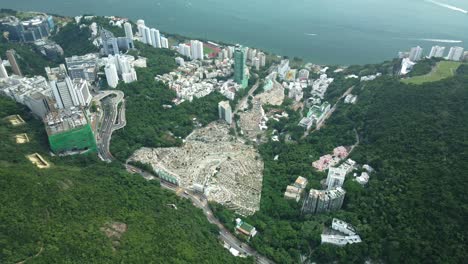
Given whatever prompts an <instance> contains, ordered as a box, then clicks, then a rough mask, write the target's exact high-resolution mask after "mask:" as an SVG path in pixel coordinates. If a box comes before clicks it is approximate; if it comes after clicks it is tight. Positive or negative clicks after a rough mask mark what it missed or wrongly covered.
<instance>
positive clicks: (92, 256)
mask: <svg viewBox="0 0 468 264" xmlns="http://www.w3.org/2000/svg"><path fill="white" fill-rule="evenodd" d="M11 114H20V115H21V117H22V118H23V119H25V120H26V122H27V124H26V125H24V126H18V127H12V126H10V125H9V124H8V123H7V122H6V121H5V120H4V119H3V118H4V117H5V116H7V115H11ZM0 123H1V124H0V164H1V166H0V199H1V200H2V206H1V207H0V248H1V249H2V250H1V251H0V262H1V263H18V262H20V261H23V260H26V259H28V258H31V259H29V260H28V261H30V262H34V263H64V262H65V263H123V262H126V263H219V262H222V263H253V260H252V259H250V258H247V259H241V258H234V257H233V256H231V255H230V253H229V252H228V251H227V250H225V249H223V247H222V245H220V243H219V242H218V239H217V234H218V230H217V228H216V226H214V225H212V224H209V223H208V221H207V220H206V218H205V216H204V215H203V213H202V211H201V210H200V209H196V208H195V207H193V206H192V204H191V203H190V202H188V201H186V200H184V199H180V198H178V197H176V195H175V194H173V193H170V192H168V191H165V190H163V189H161V188H160V187H159V184H158V183H157V182H154V181H152V182H149V181H146V180H144V179H143V178H142V177H140V176H138V175H130V174H128V173H127V172H125V170H124V169H123V168H122V167H121V165H120V164H118V163H111V164H107V163H103V162H101V161H99V160H98V159H97V158H96V157H94V156H92V155H91V156H86V155H84V156H71V157H63V158H62V157H50V156H49V155H48V152H49V151H48V146H47V137H46V135H45V132H44V127H43V125H42V123H41V122H40V121H38V120H35V119H34V118H32V116H30V115H29V114H27V112H26V111H25V109H24V108H23V107H19V106H17V105H16V104H15V103H14V102H13V101H10V100H9V99H6V98H4V97H0ZM18 133H27V134H28V136H29V138H30V140H31V141H30V142H29V143H27V144H21V145H18V144H16V143H15V142H14V135H16V134H18ZM35 152H38V153H40V154H41V155H42V156H43V157H44V158H45V159H46V160H47V161H48V162H50V163H51V167H50V168H48V169H38V168H36V167H35V166H34V165H32V164H31V163H30V162H29V161H28V160H27V159H26V157H25V155H27V154H31V153H35ZM171 204H174V205H175V206H176V207H177V209H175V208H174V207H173V206H172V205H171ZM114 223H122V224H125V225H126V232H123V233H122V234H121V236H120V238H119V237H118V236H115V237H112V238H108V237H107V236H106V234H105V232H104V231H105V230H104V229H105V228H108V227H109V226H110V225H112V224H114ZM36 254H37V255H36Z"/></svg>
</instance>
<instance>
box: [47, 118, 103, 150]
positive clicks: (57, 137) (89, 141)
mask: <svg viewBox="0 0 468 264" xmlns="http://www.w3.org/2000/svg"><path fill="white" fill-rule="evenodd" d="M44 124H45V125H46V131H47V135H48V137H49V143H50V148H51V149H52V151H53V152H54V153H57V154H59V153H60V154H63V153H67V152H82V151H96V149H97V147H96V140H95V139H94V134H93V131H92V130H91V126H90V125H89V123H88V119H87V118H86V115H85V113H84V112H83V111H81V110H73V111H72V110H61V111H57V112H50V113H49V114H47V115H46V116H45V117H44Z"/></svg>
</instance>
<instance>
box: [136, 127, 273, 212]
mask: <svg viewBox="0 0 468 264" xmlns="http://www.w3.org/2000/svg"><path fill="white" fill-rule="evenodd" d="M131 159H132V160H134V161H140V162H142V163H147V164H150V165H151V166H152V167H153V169H154V170H155V171H156V172H158V173H161V172H164V173H165V174H169V175H172V176H173V177H175V178H177V182H178V184H179V186H181V187H182V188H187V189H192V190H195V191H198V192H203V193H204V194H205V195H206V197H207V199H208V200H210V201H215V202H218V203H220V204H222V205H224V206H226V207H227V208H230V209H232V210H235V211H236V212H237V213H239V214H242V215H252V214H253V213H254V212H255V211H257V210H259V209H260V197H261V191H262V179H263V168H264V165H263V161H262V159H261V157H260V155H259V154H258V153H257V151H256V150H255V148H253V147H252V146H250V145H246V144H244V142H243V141H241V140H240V139H237V138H235V137H234V136H231V135H229V126H228V125H227V124H225V123H220V122H213V123H211V124H209V125H208V126H206V127H204V128H200V129H197V130H195V131H194V132H193V133H192V134H190V135H189V136H188V137H187V138H186V140H185V143H184V145H183V146H182V147H178V148H156V149H150V148H141V149H139V150H137V151H136V152H135V153H134V155H133V156H132V158H131Z"/></svg>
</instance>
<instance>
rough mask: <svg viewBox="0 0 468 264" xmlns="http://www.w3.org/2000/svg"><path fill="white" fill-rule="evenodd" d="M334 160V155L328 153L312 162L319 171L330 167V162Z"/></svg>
mask: <svg viewBox="0 0 468 264" xmlns="http://www.w3.org/2000/svg"><path fill="white" fill-rule="evenodd" d="M332 160H333V156H332V155H329V154H327V155H325V156H322V157H320V159H319V160H317V161H314V162H313V163H312V166H313V167H314V168H316V169H317V170H318V171H324V170H326V169H328V167H329V166H330V162H331V161H332Z"/></svg>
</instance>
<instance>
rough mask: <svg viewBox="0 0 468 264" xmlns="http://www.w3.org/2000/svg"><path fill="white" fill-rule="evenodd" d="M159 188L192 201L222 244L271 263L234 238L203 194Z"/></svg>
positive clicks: (129, 168)
mask: <svg viewBox="0 0 468 264" xmlns="http://www.w3.org/2000/svg"><path fill="white" fill-rule="evenodd" d="M125 168H126V169H127V171H128V172H130V173H138V174H140V175H141V176H143V177H144V178H145V179H147V180H154V179H157V177H155V176H154V175H153V174H151V173H148V172H146V171H143V170H141V169H139V168H137V167H135V166H132V165H129V164H126V165H125ZM160 183H161V187H162V188H164V189H167V190H170V191H173V192H175V193H176V194H177V195H178V196H180V197H183V198H186V199H189V200H191V201H192V204H193V205H194V206H195V207H198V208H200V209H202V210H203V213H204V214H205V216H206V218H207V219H208V222H210V223H212V224H215V225H216V226H217V227H218V228H219V239H221V240H222V241H223V242H224V243H226V244H228V245H229V246H230V247H231V248H234V249H236V250H238V251H239V252H240V253H241V254H243V255H246V256H253V257H254V258H255V260H256V262H257V263H260V264H272V263H274V262H273V261H271V260H269V259H267V258H266V257H264V256H262V255H260V254H259V253H258V252H256V251H255V250H254V249H253V248H252V247H250V246H249V245H248V244H245V243H243V242H242V241H240V240H239V239H238V238H237V237H235V236H234V235H233V234H231V232H230V231H229V230H228V229H227V228H226V227H225V226H224V225H223V224H222V223H221V222H220V221H219V220H218V219H217V218H216V217H215V216H214V214H213V211H212V210H211V208H210V206H209V205H208V200H207V199H206V197H205V196H204V195H203V194H199V193H196V192H192V191H189V190H184V191H182V192H181V191H178V190H179V189H180V187H177V186H174V185H172V184H169V183H166V182H165V181H160Z"/></svg>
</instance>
